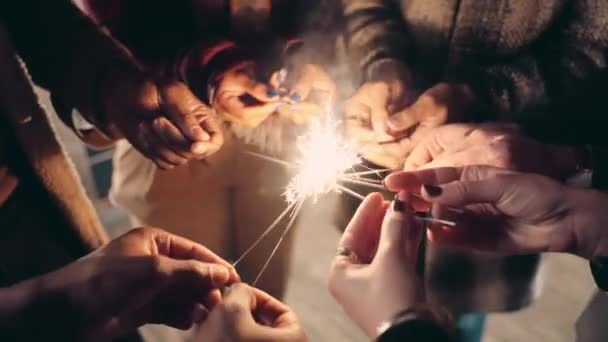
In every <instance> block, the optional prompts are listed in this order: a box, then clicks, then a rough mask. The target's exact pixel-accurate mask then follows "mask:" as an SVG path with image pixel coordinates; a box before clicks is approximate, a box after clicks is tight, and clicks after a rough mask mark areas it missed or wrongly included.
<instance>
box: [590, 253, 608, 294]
mask: <svg viewBox="0 0 608 342" xmlns="http://www.w3.org/2000/svg"><path fill="white" fill-rule="evenodd" d="M589 266H590V267H591V274H592V275H593V279H594V280H595V283H596V284H597V287H598V288H600V289H601V290H602V291H608V258H597V259H595V260H591V261H590V262H589Z"/></svg>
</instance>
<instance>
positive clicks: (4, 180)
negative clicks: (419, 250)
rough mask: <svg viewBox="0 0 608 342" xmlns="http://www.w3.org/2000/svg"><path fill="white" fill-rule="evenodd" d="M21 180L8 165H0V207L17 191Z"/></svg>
mask: <svg viewBox="0 0 608 342" xmlns="http://www.w3.org/2000/svg"><path fill="white" fill-rule="evenodd" d="M18 184H19V180H18V179H17V177H15V176H14V175H13V174H12V173H10V171H9V170H8V167H6V166H0V207H2V205H3V204H4V203H5V202H6V201H7V200H8V198H9V196H10V195H11V194H12V193H13V191H15V188H16V187H17V185H18Z"/></svg>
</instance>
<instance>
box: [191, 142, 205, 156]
mask: <svg viewBox="0 0 608 342" xmlns="http://www.w3.org/2000/svg"><path fill="white" fill-rule="evenodd" d="M191 151H192V153H194V154H203V153H205V152H207V147H206V146H205V144H200V143H194V144H192V147H191Z"/></svg>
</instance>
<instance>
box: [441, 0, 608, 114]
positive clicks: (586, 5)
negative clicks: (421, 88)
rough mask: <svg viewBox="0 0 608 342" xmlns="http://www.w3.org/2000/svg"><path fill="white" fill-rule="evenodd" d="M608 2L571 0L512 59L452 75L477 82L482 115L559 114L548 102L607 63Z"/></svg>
mask: <svg viewBox="0 0 608 342" xmlns="http://www.w3.org/2000/svg"><path fill="white" fill-rule="evenodd" d="M607 47H608V2H606V1H605V0H576V1H569V2H568V4H567V5H565V8H564V9H562V12H561V13H560V16H559V17H558V18H557V19H556V22H555V23H554V24H553V25H552V28H551V29H550V30H549V31H548V32H546V33H545V35H544V36H543V37H542V38H541V39H540V40H539V41H538V42H537V43H536V44H535V45H534V46H532V47H531V48H530V49H529V51H527V52H526V53H523V54H519V55H517V56H514V57H513V58H512V59H511V60H506V61H502V62H501V63H495V64H491V65H480V66H473V67H471V68H468V69H465V70H461V71H460V73H461V74H460V75H451V77H452V78H455V79H457V80H460V81H465V82H466V83H468V84H470V85H472V86H473V88H474V89H475V91H476V93H477V95H478V96H479V98H480V100H481V103H482V106H481V108H480V109H481V111H480V117H479V119H482V120H514V119H518V118H522V117H525V116H530V115H532V116H534V115H549V116H552V117H554V115H555V113H552V112H550V111H548V110H547V106H549V105H550V104H552V103H554V102H556V101H557V102H559V100H560V99H561V98H562V97H564V96H570V95H571V94H576V93H579V92H580V89H581V87H582V86H584V84H585V83H586V82H587V81H588V79H589V78H590V77H591V76H592V75H594V74H595V73H597V72H598V71H601V70H603V69H604V68H606V64H607V63H608V48H607Z"/></svg>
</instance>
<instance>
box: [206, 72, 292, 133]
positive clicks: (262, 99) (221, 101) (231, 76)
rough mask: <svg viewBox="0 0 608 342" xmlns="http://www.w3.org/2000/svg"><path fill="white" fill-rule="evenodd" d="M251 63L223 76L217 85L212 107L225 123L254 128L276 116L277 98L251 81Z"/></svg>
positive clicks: (262, 85)
mask: <svg viewBox="0 0 608 342" xmlns="http://www.w3.org/2000/svg"><path fill="white" fill-rule="evenodd" d="M254 69H255V63H254V62H243V63H241V64H239V65H237V66H234V67H232V68H231V69H230V70H228V71H226V72H224V73H223V74H222V75H221V76H220V78H219V81H218V84H217V88H216V90H215V97H214V98H213V103H212V104H213V107H214V108H215V109H216V110H217V111H218V113H220V115H222V117H224V118H225V119H227V120H229V121H232V122H235V123H237V124H239V125H242V126H245V127H256V126H258V125H259V124H260V123H262V122H263V121H264V120H266V119H267V118H268V117H269V116H271V115H272V114H274V113H276V111H277V109H278V107H279V106H280V105H281V102H279V100H280V98H279V96H278V95H277V94H274V93H273V92H272V91H271V89H270V88H269V87H268V85H266V84H264V83H261V82H258V81H256V80H255V78H254V76H253V75H254Z"/></svg>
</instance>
